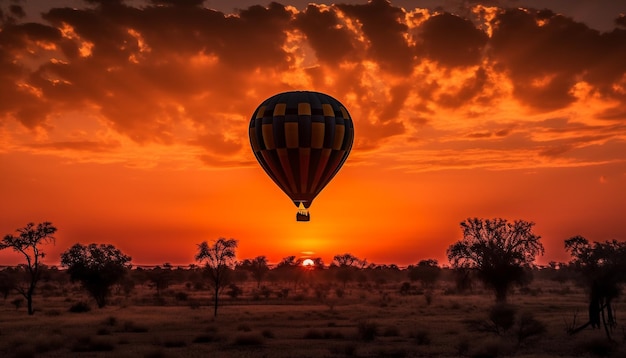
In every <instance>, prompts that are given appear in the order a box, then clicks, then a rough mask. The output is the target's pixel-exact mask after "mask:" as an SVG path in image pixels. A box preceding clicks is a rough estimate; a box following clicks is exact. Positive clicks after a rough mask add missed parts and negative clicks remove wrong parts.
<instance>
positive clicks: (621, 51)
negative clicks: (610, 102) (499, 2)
mask: <svg viewBox="0 0 626 358" xmlns="http://www.w3.org/2000/svg"><path fill="white" fill-rule="evenodd" d="M493 25H494V32H493V36H492V38H491V40H490V42H489V44H490V47H491V49H492V56H493V60H494V61H495V62H496V63H497V64H498V65H500V66H502V67H501V68H502V69H503V70H504V71H506V72H507V73H508V74H509V75H510V77H511V79H512V81H513V85H514V86H515V90H514V91H515V95H516V96H517V97H518V99H520V100H521V101H522V102H523V103H525V104H527V105H528V106H530V107H534V108H537V109H543V110H551V109H557V108H563V107H565V106H567V105H568V104H570V103H572V102H573V101H574V100H575V99H576V98H575V97H574V96H573V95H572V94H571V89H572V87H573V85H574V84H575V83H576V82H578V81H580V80H581V79H583V80H586V81H588V82H590V83H591V84H593V85H594V86H596V87H597V88H598V89H600V90H601V91H602V92H603V93H605V94H606V95H611V96H620V95H619V94H618V93H616V92H615V91H614V90H613V84H614V83H615V81H616V79H619V78H620V77H621V76H622V75H623V74H624V73H625V71H626V61H622V60H621V59H623V58H624V55H626V31H625V30H618V29H616V30H614V31H613V32H611V33H602V34H601V33H599V32H598V31H596V30H593V29H590V28H589V27H587V26H586V25H585V24H582V23H578V22H575V21H573V20H572V19H571V18H568V17H565V16H562V15H559V14H555V13H553V12H551V11H549V10H542V11H535V10H522V9H515V10H507V11H504V12H502V13H501V14H499V15H498V16H497V17H496V18H495V19H494V21H493Z"/></svg>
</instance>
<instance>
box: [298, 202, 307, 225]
mask: <svg viewBox="0 0 626 358" xmlns="http://www.w3.org/2000/svg"><path fill="white" fill-rule="evenodd" d="M296 220H297V221H309V220H311V216H310V215H309V209H307V208H305V207H304V205H303V204H302V202H300V205H298V213H297V214H296Z"/></svg>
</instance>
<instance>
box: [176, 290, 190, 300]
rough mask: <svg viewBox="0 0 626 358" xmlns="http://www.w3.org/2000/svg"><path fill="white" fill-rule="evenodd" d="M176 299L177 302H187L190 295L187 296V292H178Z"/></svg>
mask: <svg viewBox="0 0 626 358" xmlns="http://www.w3.org/2000/svg"><path fill="white" fill-rule="evenodd" d="M174 298H175V299H176V301H187V298H189V295H188V294H187V292H183V291H180V292H176V294H175V295H174Z"/></svg>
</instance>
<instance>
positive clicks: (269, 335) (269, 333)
mask: <svg viewBox="0 0 626 358" xmlns="http://www.w3.org/2000/svg"><path fill="white" fill-rule="evenodd" d="M261 335H262V336H263V337H265V338H274V337H275V336H274V332H272V331H270V330H269V329H264V330H263V331H262V332H261Z"/></svg>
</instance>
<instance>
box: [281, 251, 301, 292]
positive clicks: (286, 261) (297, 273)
mask: <svg viewBox="0 0 626 358" xmlns="http://www.w3.org/2000/svg"><path fill="white" fill-rule="evenodd" d="M274 272H276V273H277V274H278V275H279V276H280V277H281V278H282V279H283V280H285V281H293V284H294V290H297V288H298V283H299V282H300V279H301V278H302V275H303V274H304V270H303V268H302V260H299V259H296V257H295V256H287V257H284V258H283V259H282V260H281V261H280V262H279V263H278V265H276V268H275V269H274Z"/></svg>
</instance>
